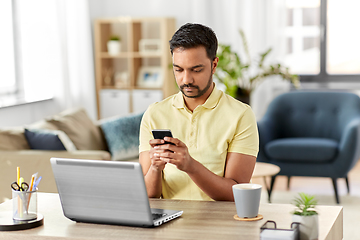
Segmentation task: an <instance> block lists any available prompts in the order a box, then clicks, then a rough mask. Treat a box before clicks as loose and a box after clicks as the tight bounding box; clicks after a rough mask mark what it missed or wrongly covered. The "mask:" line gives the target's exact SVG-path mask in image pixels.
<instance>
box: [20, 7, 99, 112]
mask: <svg viewBox="0 0 360 240" xmlns="http://www.w3.org/2000/svg"><path fill="white" fill-rule="evenodd" d="M15 3H16V26H17V29H18V33H19V34H18V39H17V43H18V45H19V61H18V64H19V66H18V67H19V71H18V74H19V76H18V77H19V79H20V80H21V82H22V86H23V89H22V90H23V95H24V98H25V99H26V100H27V101H32V100H41V99H47V98H53V104H52V109H53V110H52V111H54V112H58V111H62V110H64V109H67V108H74V107H84V108H85V109H86V110H87V112H88V114H89V115H90V117H91V118H93V119H96V99H95V96H96V95H95V80H94V66H93V47H92V34H91V22H90V17H89V6H88V1H87V0H77V1H71V0H32V1H21V0H20V1H15ZM52 111H51V112H49V111H46V110H44V113H43V115H48V114H52V113H53V112H52ZM40 115H41V114H40Z"/></svg>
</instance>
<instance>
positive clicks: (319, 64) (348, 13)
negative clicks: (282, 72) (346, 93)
mask: <svg viewBox="0 0 360 240" xmlns="http://www.w3.org/2000/svg"><path fill="white" fill-rule="evenodd" d="M286 7H287V19H286V29H285V37H286V44H287V46H286V51H287V52H286V56H285V64H286V65H287V66H289V67H290V68H291V70H292V72H294V73H296V74H299V75H300V79H301V81H303V82H339V81H343V82H352V81H359V80H360V75H359V74H360V57H359V55H360V48H359V47H358V43H359V42H360V33H359V32H358V31H357V28H358V27H357V23H358V22H359V20H360V15H359V14H358V13H357V11H358V9H359V7H360V2H359V1H358V0H344V1H338V0H302V1H298V0H286Z"/></svg>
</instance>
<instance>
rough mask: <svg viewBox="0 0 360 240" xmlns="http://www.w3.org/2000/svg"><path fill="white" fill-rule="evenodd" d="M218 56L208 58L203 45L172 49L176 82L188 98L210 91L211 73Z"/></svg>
mask: <svg viewBox="0 0 360 240" xmlns="http://www.w3.org/2000/svg"><path fill="white" fill-rule="evenodd" d="M217 62H218V58H215V59H214V60H213V61H212V60H210V59H209V58H208V56H207V54H206V50H205V47H203V46H199V47H196V48H189V49H183V48H176V49H174V51H173V70H174V75H175V79H176V83H177V85H178V86H179V88H180V90H181V92H182V93H183V94H184V96H185V97H188V98H199V97H201V96H203V95H205V96H206V97H207V96H208V95H210V93H211V91H212V89H213V88H212V83H213V81H212V75H213V74H214V72H215V70H216V66H217Z"/></svg>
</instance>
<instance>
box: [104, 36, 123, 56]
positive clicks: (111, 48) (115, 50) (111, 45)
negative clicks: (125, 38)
mask: <svg viewBox="0 0 360 240" xmlns="http://www.w3.org/2000/svg"><path fill="white" fill-rule="evenodd" d="M120 41H121V38H120V36H117V35H112V36H111V37H110V38H109V41H108V42H107V49H108V53H109V54H110V55H117V54H119V52H120V51H121V42H120Z"/></svg>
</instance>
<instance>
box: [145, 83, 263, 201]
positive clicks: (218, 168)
mask: <svg viewBox="0 0 360 240" xmlns="http://www.w3.org/2000/svg"><path fill="white" fill-rule="evenodd" d="M152 129H170V130H171V131H172V134H173V137H174V138H178V139H179V140H181V141H182V142H184V143H185V144H186V146H187V147H188V151H189V153H190V155H191V156H192V157H193V158H194V159H195V160H197V161H199V162H200V163H201V164H203V165H204V166H205V167H206V168H208V169H209V170H210V171H212V172H214V173H215V174H216V175H218V176H221V177H223V176H224V169H225V161H226V156H227V153H228V152H237V153H243V154H247V155H251V156H255V157H256V156H257V153H258V150H259V138H258V131H257V124H256V120H255V116H254V114H253V112H252V110H251V108H250V106H248V105H246V104H243V103H242V102H240V101H238V100H236V99H234V98H232V97H230V96H229V95H226V94H225V93H223V92H222V91H221V90H218V89H217V88H216V87H214V90H213V91H212V93H211V94H210V96H209V98H208V99H207V101H206V102H205V103H204V104H203V105H200V106H198V107H197V108H196V109H194V111H193V112H191V111H190V110H189V109H188V108H187V107H186V105H185V103H184V98H183V95H182V93H181V92H179V93H178V94H175V95H172V96H170V97H168V98H166V99H164V100H163V101H161V102H158V103H154V104H152V105H150V106H149V108H148V109H147V110H146V112H145V113H144V116H143V118H142V122H141V126H140V146H139V152H143V151H149V150H150V145H149V141H150V139H153V136H152V133H151V130H152ZM162 196H163V198H171V199H188V200H211V198H210V197H209V196H207V195H206V194H205V193H204V192H203V191H202V190H201V189H200V188H199V187H198V186H197V185H196V184H195V183H194V182H193V181H192V180H191V178H190V177H189V176H188V175H187V174H186V173H185V172H183V171H180V170H178V169H177V168H176V166H174V165H172V164H166V166H165V168H164V170H163V179H162Z"/></svg>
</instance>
